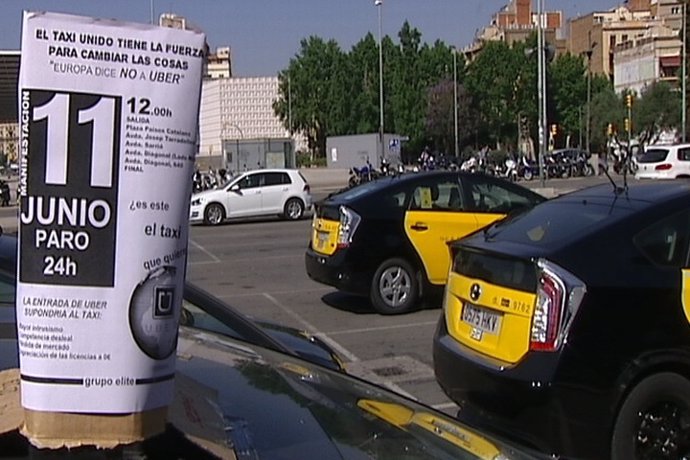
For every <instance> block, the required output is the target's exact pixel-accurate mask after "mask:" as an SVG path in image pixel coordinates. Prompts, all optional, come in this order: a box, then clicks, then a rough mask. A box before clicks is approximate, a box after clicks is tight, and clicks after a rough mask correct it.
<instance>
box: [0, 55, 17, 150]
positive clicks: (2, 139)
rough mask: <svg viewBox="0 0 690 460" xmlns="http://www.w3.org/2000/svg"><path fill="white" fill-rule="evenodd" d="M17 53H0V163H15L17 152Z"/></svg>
mask: <svg viewBox="0 0 690 460" xmlns="http://www.w3.org/2000/svg"><path fill="white" fill-rule="evenodd" d="M20 57H21V55H20V53H19V51H0V162H2V161H6V162H16V161H17V156H18V152H19V123H18V118H17V110H18V108H19V107H18V102H17V101H18V99H17V85H18V82H19V61H20Z"/></svg>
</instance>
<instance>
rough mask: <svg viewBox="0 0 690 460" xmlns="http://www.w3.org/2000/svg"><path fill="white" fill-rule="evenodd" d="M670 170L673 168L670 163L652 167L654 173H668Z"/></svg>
mask: <svg viewBox="0 0 690 460" xmlns="http://www.w3.org/2000/svg"><path fill="white" fill-rule="evenodd" d="M671 168H673V165H672V164H671V163H662V164H660V165H656V166H655V167H654V170H655V171H668V170H669V169H671Z"/></svg>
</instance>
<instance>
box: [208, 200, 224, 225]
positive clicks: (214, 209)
mask: <svg viewBox="0 0 690 460" xmlns="http://www.w3.org/2000/svg"><path fill="white" fill-rule="evenodd" d="M224 220H225V209H223V207H222V206H221V205H219V204H218V203H211V204H209V205H208V206H206V209H205V210H204V223H205V224H206V225H218V224H220V223H221V222H223V221H224Z"/></svg>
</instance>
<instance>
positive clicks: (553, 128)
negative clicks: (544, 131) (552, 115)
mask: <svg viewBox="0 0 690 460" xmlns="http://www.w3.org/2000/svg"><path fill="white" fill-rule="evenodd" d="M556 134H558V125H557V124H556V123H554V124H552V125H551V135H553V136H555V135H556Z"/></svg>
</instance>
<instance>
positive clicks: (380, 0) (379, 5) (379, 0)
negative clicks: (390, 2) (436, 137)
mask: <svg viewBox="0 0 690 460" xmlns="http://www.w3.org/2000/svg"><path fill="white" fill-rule="evenodd" d="M374 5H376V7H377V8H378V13H379V144H380V145H381V158H380V159H383V155H384V152H385V149H384V145H383V132H384V131H383V42H382V36H383V19H382V11H381V10H382V9H383V0H375V1H374Z"/></svg>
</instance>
